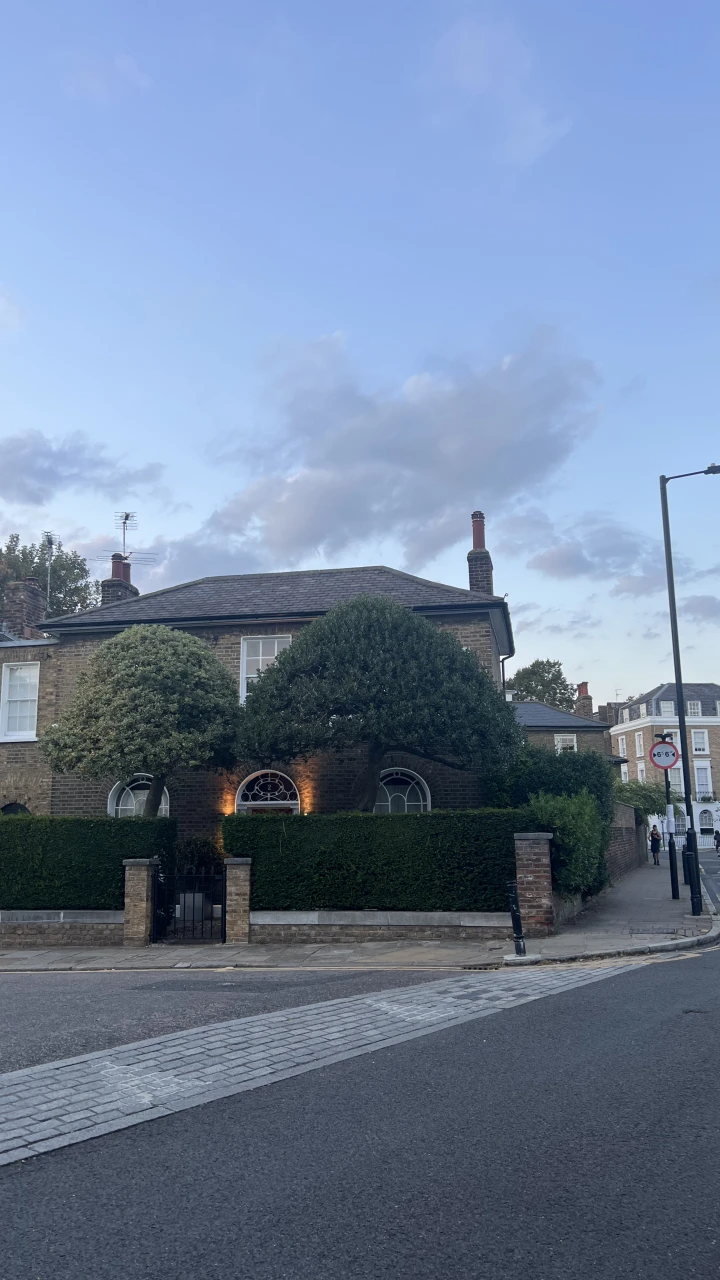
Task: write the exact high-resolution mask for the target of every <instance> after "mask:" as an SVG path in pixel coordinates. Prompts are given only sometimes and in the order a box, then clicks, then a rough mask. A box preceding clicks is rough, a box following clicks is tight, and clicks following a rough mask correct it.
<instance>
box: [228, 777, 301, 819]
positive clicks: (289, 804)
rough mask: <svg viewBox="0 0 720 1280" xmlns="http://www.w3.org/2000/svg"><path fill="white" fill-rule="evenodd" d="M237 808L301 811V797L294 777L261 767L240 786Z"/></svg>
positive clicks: (258, 811)
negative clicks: (293, 779)
mask: <svg viewBox="0 0 720 1280" xmlns="http://www.w3.org/2000/svg"><path fill="white" fill-rule="evenodd" d="M235 809H236V811H237V812H238V813H265V812H267V813H299V812H300V797H299V796H298V792H297V787H296V786H295V783H294V782H293V781H292V778H288V777H286V776H285V774H284V773H276V772H275V770H274V769H261V770H260V772H259V773H251V775H250V777H249V778H246V779H245V781H244V782H242V783H241V784H240V786H239V787H238V792H237V796H236V797H235Z"/></svg>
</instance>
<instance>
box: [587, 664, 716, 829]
mask: <svg viewBox="0 0 720 1280" xmlns="http://www.w3.org/2000/svg"><path fill="white" fill-rule="evenodd" d="M683 691H684V695H685V716H686V720H687V733H688V749H689V751H690V754H691V757H692V760H691V770H690V772H691V777H692V796H693V801H694V802H695V804H696V805H697V808H696V809H695V815H694V816H695V824H696V826H697V828H698V830H699V832H700V834H701V836H705V837H707V841H708V842H711V840H710V837H711V836H712V832H713V831H714V830H715V829H716V828H717V829H720V804H718V800H717V796H718V783H719V782H720V685H718V684H686V683H683ZM617 718H618V723H617V724H614V725H613V726H612V728H611V730H610V735H611V739H612V748H613V755H615V756H617V757H620V758H622V759H624V760H625V761H626V763H624V764H622V765H621V766H620V769H621V777H622V778H623V780H624V781H628V780H633V781H639V782H645V781H650V780H654V781H662V774H661V772H660V770H658V769H655V767H654V766H653V765H652V764H651V763H650V761H649V756H648V753H649V751H650V748H651V747H652V745H653V743H654V742H655V741H656V736H657V735H658V734H660V733H670V734H671V735H672V740H673V742H674V743H675V746H676V747H677V748H678V750H680V732H679V721H678V715H677V687H676V685H675V684H660V685H657V686H656V687H655V688H654V689H651V690H650V691H649V692H648V693H644V694H642V695H641V696H640V697H639V698H633V699H632V700H631V701H630V702H627V703H624V704H623V705H622V706H620V707H619V708H618V715H617ZM670 785H671V787H672V789H673V791H674V792H676V793H677V794H678V795H679V794H681V793H682V791H683V781H682V768H681V767H680V765H678V766H677V767H676V768H675V769H671V770H670Z"/></svg>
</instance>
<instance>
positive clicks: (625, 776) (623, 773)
mask: <svg viewBox="0 0 720 1280" xmlns="http://www.w3.org/2000/svg"><path fill="white" fill-rule="evenodd" d="M620 781H621V782H629V781H630V769H629V768H628V766H627V765H626V764H621V765H620Z"/></svg>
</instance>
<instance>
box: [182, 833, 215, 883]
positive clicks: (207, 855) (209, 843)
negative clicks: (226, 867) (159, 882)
mask: <svg viewBox="0 0 720 1280" xmlns="http://www.w3.org/2000/svg"><path fill="white" fill-rule="evenodd" d="M222 863H223V856H222V853H221V852H220V850H219V848H218V846H217V845H216V844H215V841H214V840H208V839H205V838H204V837H202V836H188V837H187V838H186V839H185V840H178V841H177V842H176V844H175V848H174V849H173V851H172V861H171V863H169V864H168V870H169V871H171V872H173V871H174V872H178V873H179V874H181V875H182V874H185V873H187V874H189V873H191V872H193V871H195V872H198V873H203V872H205V873H209V872H212V871H216V872H217V871H222Z"/></svg>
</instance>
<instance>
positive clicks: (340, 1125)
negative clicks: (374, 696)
mask: <svg viewBox="0 0 720 1280" xmlns="http://www.w3.org/2000/svg"><path fill="white" fill-rule="evenodd" d="M38 976H41V977H42V978H43V979H44V980H48V979H50V978H52V979H53V980H57V978H58V977H59V976H60V975H25V976H24V978H23V980H26V981H28V988H27V989H28V990H29V989H30V988H29V980H30V979H32V980H35V979H36V978H37V977H38ZM69 976H70V975H63V977H64V978H65V979H67V978H68V977H69ZM76 976H77V975H72V977H73V978H75V977H76ZM116 976H117V975H82V977H83V979H87V980H88V982H89V983H92V982H98V980H101V981H102V982H106V981H107V978H108V977H111V978H112V979H114V978H115V977H116ZM123 976H125V975H123ZM178 976H179V977H180V975H178ZM205 976H207V975H205ZM250 976H251V977H252V981H253V983H255V982H256V980H257V975H256V974H252V975H248V977H250ZM284 976H285V975H284ZM358 976H359V977H361V978H362V979H364V980H366V981H367V979H369V978H373V979H375V980H377V979H378V978H380V979H384V978H385V977H387V978H392V984H393V985H394V986H399V985H401V982H399V981H398V979H399V978H400V975H398V974H392V975H377V974H375V975H365V974H363V975H358ZM429 976H430V975H428V976H427V977H426V976H425V975H422V976H421V975H417V974H414V975H408V977H411V978H412V980H413V981H416V980H419V981H422V980H423V979H425V980H427V979H428V977H429ZM13 977H15V975H13ZM354 977H355V975H353V978H354ZM153 978H154V980H155V981H157V978H156V977H155V976H154V975H153ZM182 978H183V980H187V975H182ZM322 978H323V980H324V981H327V975H326V974H323V975H322ZM499 979H500V975H498V980H499ZM382 985H383V986H386V985H390V984H389V983H388V984H385V983H384V982H383V983H382ZM363 989H365V990H367V989H369V988H367V987H365V988H363ZM97 991H98V1002H99V1001H100V999H106V998H107V996H106V994H103V993H106V991H107V988H106V987H101V986H100V985H99V986H98V988H97ZM56 992H57V1003H58V1016H59V1017H61V1016H62V995H61V989H60V988H56ZM36 993H37V989H36ZM161 994H162V993H161ZM296 994H297V993H296V992H294V991H292V990H289V991H286V992H285V993H282V992H281V991H277V992H276V996H278V997H279V998H281V999H283V1000H287V1001H288V1004H289V1003H295V995H296ZM340 994H342V995H345V994H348V992H347V991H345V990H342V991H341V990H340V989H339V987H336V986H333V988H332V994H331V995H330V996H329V998H332V997H333V996H335V995H340ZM190 996H192V993H190ZM91 998H92V997H91ZM167 998H168V997H167V995H166V996H165V999H167ZM318 998H320V999H322V998H323V997H322V996H318V994H317V990H315V991H313V992H312V993H311V992H310V991H308V999H309V1000H310V1001H314V1000H316V999H318ZM257 1011H258V1010H257V1009H254V1010H253V1012H257ZM73 1016H76V1017H77V1008H76V1011H75V1014H74V1015H73ZM226 1016H227V1015H226ZM231 1016H232V1015H231ZM149 1034H153V1033H152V1032H150V1033H149ZM719 1048H720V951H718V950H714V949H713V950H709V951H707V952H704V953H699V954H694V955H692V956H690V957H689V958H682V959H676V960H673V961H664V962H655V963H651V964H644V965H640V966H638V967H637V968H634V969H633V970H632V971H630V972H625V973H621V974H618V975H616V976H614V977H612V978H610V979H608V980H605V981H602V982H598V983H596V984H594V985H591V986H588V987H578V988H576V989H574V990H570V991H566V992H564V993H562V994H558V995H554V996H550V997H547V998H544V999H541V1000H537V1001H535V1002H533V1003H530V1004H526V1005H521V1006H518V1007H515V1008H511V1009H505V1010H503V1011H500V1012H498V1013H493V1014H492V1015H491V1016H489V1017H485V1018H481V1019H479V1020H477V1021H472V1022H467V1023H465V1024H463V1025H461V1026H456V1027H454V1028H451V1029H449V1030H444V1031H440V1032H437V1033H435V1034H431V1035H427V1036H423V1037H422V1038H420V1039H416V1040H411V1041H407V1042H405V1043H403V1044H398V1045H395V1046H393V1047H391V1048H387V1049H382V1050H379V1051H376V1052H373V1053H369V1054H366V1055H364V1056H361V1057H357V1058H353V1059H350V1060H347V1061H344V1062H339V1063H337V1064H335V1065H333V1066H330V1067H322V1068H319V1069H317V1070H313V1071H309V1072H307V1073H306V1074H304V1075H300V1076H296V1077H294V1078H292V1079H288V1080H285V1081H282V1082H280V1083H277V1084H273V1085H270V1086H267V1087H264V1088H258V1089H256V1090H254V1091H252V1092H249V1093H245V1094H241V1095H239V1096H236V1097H233V1098H226V1099H223V1100H221V1101H218V1102H213V1103H211V1104H209V1105H207V1106H203V1107H197V1108H195V1109H192V1110H189V1111H186V1112H182V1113H179V1114H177V1115H173V1116H170V1117H166V1118H163V1119H159V1120H156V1121H152V1122H149V1123H146V1124H143V1125H140V1126H138V1127H136V1128H133V1129H128V1130H125V1131H123V1132H120V1133H115V1134H111V1135H108V1136H106V1137H103V1138H98V1139H95V1140H92V1141H89V1142H85V1143H81V1144H80V1145H78V1146H73V1147H68V1148H65V1149H63V1150H59V1151H54V1152H50V1153H48V1154H46V1155H42V1156H38V1157H36V1158H34V1159H31V1160H28V1161H25V1162H23V1163H19V1164H14V1165H9V1166H7V1167H6V1168H4V1169H0V1258H2V1260H3V1268H2V1270H3V1273H4V1274H6V1275H7V1276H8V1277H13V1280H70V1278H71V1277H72V1280H85V1278H86V1277H87V1278H88V1280H90V1278H92V1280H106V1278H108V1280H109V1278H110V1277H112V1280H119V1278H120V1277H122V1278H123V1280H139V1278H140V1277H143V1278H144V1277H157V1276H165V1275H167V1276H172V1277H177V1278H178V1280H185V1278H186V1277H188V1278H189V1277H214V1276H223V1277H230V1278H231V1280H236V1278H237V1280H246V1278H247V1280H280V1278H283V1280H284V1278H286V1277H287V1278H292V1280H296V1278H297V1280H330V1278H331V1277H332V1280H337V1277H341V1278H342V1280H345V1277H350V1278H351V1280H356V1278H358V1280H359V1278H363V1280H364V1278H366V1277H368V1278H373V1280H375V1278H376V1277H386V1276H387V1277H391V1276H392V1277H400V1278H402V1280H404V1278H405V1277H407V1278H408V1280H410V1278H412V1280H416V1278H420V1280H425V1278H428V1280H429V1278H430V1277H432V1278H433V1280H435V1278H436V1277H437V1280H440V1278H441V1277H442V1278H443V1280H447V1278H448V1277H451V1278H452V1280H455V1278H456V1277H457V1278H458V1280H459V1278H461V1277H462V1278H464V1277H473V1278H474V1277H478V1278H482V1280H521V1278H522V1280H557V1278H562V1280H565V1277H568V1278H571V1277H572V1278H573V1280H574V1278H575V1277H578V1278H579V1277H583V1280H586V1278H587V1277H588V1276H592V1277H593V1280H616V1278H618V1277H625V1276H633V1277H636V1278H637V1280H645V1278H646V1277H647V1280H676V1278H677V1280H680V1278H681V1277H682V1278H683V1280H686V1278H687V1277H695V1276H698V1277H703V1278H704V1280H707V1278H709V1277H714V1276H715V1275H717V1273H718V1268H719V1262H720V1224H719V1223H718V1218H717V1194H718V1193H717V1187H718V1178H719V1175H720V1158H719V1156H718V1137H717V1123H716V1120H715V1117H714V1109H713V1102H712V1090H711V1093H710V1096H709V1095H708V1081H710V1082H712V1081H713V1080H714V1079H715V1076H716V1073H717V1064H718V1057H719V1054H718V1050H719Z"/></svg>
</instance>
